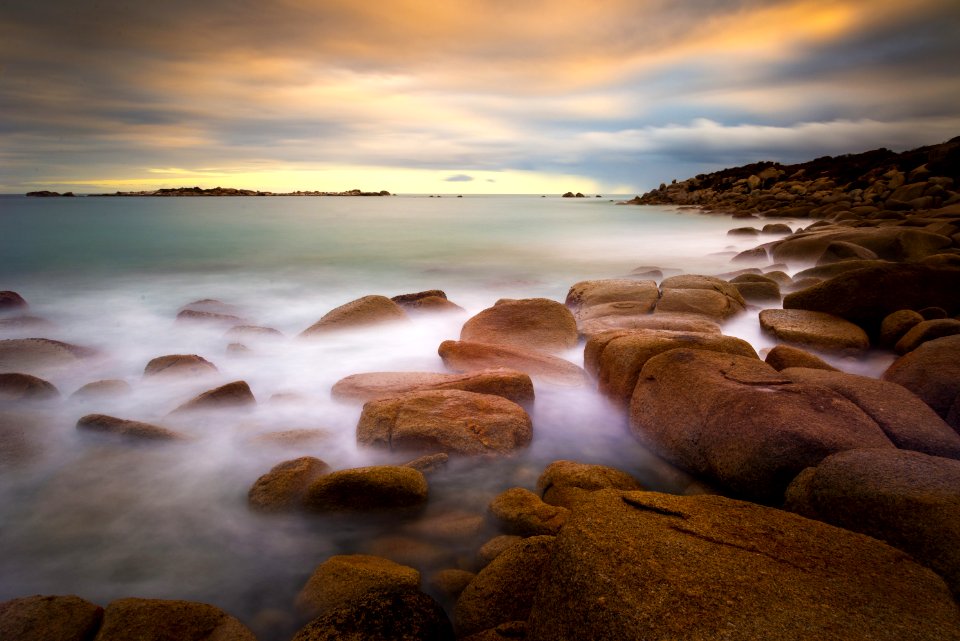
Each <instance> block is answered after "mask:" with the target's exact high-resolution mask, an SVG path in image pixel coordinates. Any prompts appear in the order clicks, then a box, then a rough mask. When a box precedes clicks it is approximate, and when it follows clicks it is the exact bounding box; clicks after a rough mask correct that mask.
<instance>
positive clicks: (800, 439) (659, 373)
mask: <svg viewBox="0 0 960 641" xmlns="http://www.w3.org/2000/svg"><path fill="white" fill-rule="evenodd" d="M630 427H631V429H632V431H633V433H634V434H635V435H636V436H637V438H638V439H639V440H640V441H641V442H642V443H643V444H644V445H646V446H647V447H648V448H650V449H651V450H653V451H654V452H655V453H657V454H659V455H660V456H662V457H663V458H665V459H666V460H667V461H669V462H671V463H673V464H674V465H677V466H678V467H680V468H681V469H684V470H686V471H688V472H690V473H691V474H695V475H698V476H700V477H703V478H704V479H705V480H707V481H708V482H711V483H714V484H716V485H718V486H720V487H724V488H726V489H727V490H728V491H731V492H733V493H735V494H737V495H740V496H744V497H748V498H750V499H751V500H755V501H758V502H772V503H777V502H779V501H780V499H781V498H782V495H783V490H784V489H785V488H786V486H787V485H788V484H789V482H790V481H791V480H792V479H793V477H795V476H796V475H797V474H798V473H799V472H800V471H801V470H803V469H804V468H806V467H810V466H811V465H816V464H817V463H818V462H820V461H821V460H822V459H823V458H824V457H826V456H828V455H829V454H832V453H834V452H839V451H842V450H847V449H854V448H861V447H892V444H891V443H890V441H889V439H887V437H886V436H885V435H884V433H883V431H882V430H881V429H880V427H879V426H878V425H877V424H876V423H875V422H874V421H873V420H872V419H871V418H870V417H869V416H867V415H866V414H864V413H863V411H862V410H860V408H858V407H857V406H856V405H854V404H853V403H851V402H850V401H848V400H847V399H846V398H844V397H843V396H841V395H840V394H837V393H836V392H833V391H831V390H828V389H826V388H823V387H819V386H814V385H805V384H798V383H794V382H792V381H791V380H790V379H789V378H787V377H785V376H783V375H782V374H780V373H778V372H777V371H776V370H774V369H773V368H772V367H770V366H769V365H767V364H766V363H763V362H762V361H760V360H758V359H753V358H747V357H744V356H736V355H732V354H722V353H716V352H708V351H703V350H691V349H675V350H671V351H669V352H665V353H663V354H659V355H657V356H654V357H653V358H651V359H650V360H649V361H647V363H646V365H644V367H643V370H642V371H641V372H640V378H639V380H638V382H637V387H636V389H635V391H634V393H633V399H632V401H631V403H630Z"/></svg>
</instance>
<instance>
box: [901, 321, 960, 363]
mask: <svg viewBox="0 0 960 641" xmlns="http://www.w3.org/2000/svg"><path fill="white" fill-rule="evenodd" d="M955 334H960V320H957V319H955V318H938V319H936V320H925V321H923V322H922V323H917V324H916V325H914V326H913V327H912V328H910V330H908V331H907V333H905V334H904V335H903V336H902V337H901V338H900V340H898V341H897V344H896V345H894V348H893V349H894V351H896V352H897V354H906V353H907V352H912V351H913V350H915V349H917V348H918V347H920V345H922V344H924V343H926V342H927V341H932V340H935V339H937V338H943V337H944V336H953V335H955Z"/></svg>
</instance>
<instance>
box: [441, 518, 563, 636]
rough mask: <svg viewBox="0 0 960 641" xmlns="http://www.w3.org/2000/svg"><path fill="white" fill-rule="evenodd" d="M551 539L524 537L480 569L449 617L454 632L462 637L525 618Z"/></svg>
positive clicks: (545, 564) (550, 549)
mask: <svg viewBox="0 0 960 641" xmlns="http://www.w3.org/2000/svg"><path fill="white" fill-rule="evenodd" d="M553 541H554V537H552V536H534V537H531V538H528V539H524V540H523V541H520V542H519V543H517V544H516V545H513V546H511V547H510V548H509V549H507V550H505V551H504V552H503V553H502V554H500V555H499V556H498V557H497V558H495V559H494V560H493V561H491V562H490V564H489V565H487V566H486V567H485V568H483V569H482V570H480V573H479V574H477V576H476V578H475V579H474V580H473V581H472V582H471V583H470V584H469V585H468V586H467V587H466V589H465V590H464V591H463V593H462V594H461V595H460V598H459V599H457V605H456V608H455V610H454V617H453V620H454V623H455V625H456V629H457V634H459V635H460V636H466V635H469V634H475V633H477V632H482V631H483V630H488V629H490V628H493V627H496V626H497V625H500V624H502V623H507V622H509V621H523V620H526V618H527V617H528V616H529V614H530V607H531V606H532V605H533V596H534V594H535V593H536V590H537V584H538V582H539V579H540V577H541V576H542V575H543V572H544V571H545V570H546V567H547V564H548V563H549V561H550V554H551V552H552V550H553Z"/></svg>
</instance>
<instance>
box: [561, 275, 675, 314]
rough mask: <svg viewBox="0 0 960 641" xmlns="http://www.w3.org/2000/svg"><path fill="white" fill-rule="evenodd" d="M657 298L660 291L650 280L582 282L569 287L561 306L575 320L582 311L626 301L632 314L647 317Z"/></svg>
mask: <svg viewBox="0 0 960 641" xmlns="http://www.w3.org/2000/svg"><path fill="white" fill-rule="evenodd" d="M658 298H660V290H659V289H658V288H657V284H656V283H655V282H654V281H652V280H632V279H628V278H619V279H607V280H584V281H580V282H579V283H576V284H575V285H573V286H572V287H571V288H570V291H569V292H567V299H566V302H565V304H566V306H567V307H569V308H570V310H571V311H572V312H573V314H574V316H575V317H577V318H578V319H579V318H580V317H581V314H582V313H583V312H584V311H585V310H587V309H589V308H591V307H596V306H598V305H603V304H605V303H621V302H630V303H633V305H631V306H630V307H631V309H632V310H634V313H636V314H648V313H650V312H652V311H653V308H654V306H655V305H656V303H657V299H658Z"/></svg>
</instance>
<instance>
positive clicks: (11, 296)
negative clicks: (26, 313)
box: [0, 290, 29, 313]
mask: <svg viewBox="0 0 960 641" xmlns="http://www.w3.org/2000/svg"><path fill="white" fill-rule="evenodd" d="M27 307H29V305H27V301H25V300H24V299H23V296H21V295H20V294H18V293H17V292H12V291H9V290H5V291H0V313H2V312H9V311H13V310H18V309H26V308H27Z"/></svg>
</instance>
